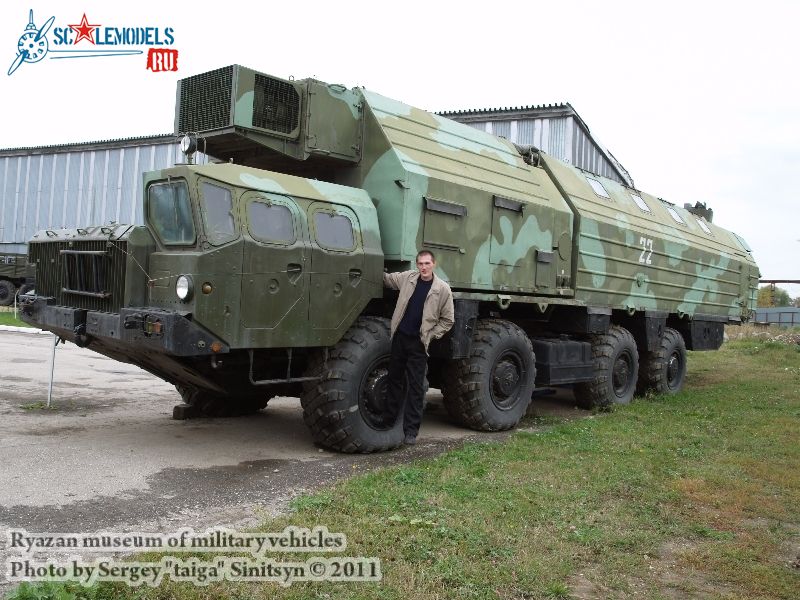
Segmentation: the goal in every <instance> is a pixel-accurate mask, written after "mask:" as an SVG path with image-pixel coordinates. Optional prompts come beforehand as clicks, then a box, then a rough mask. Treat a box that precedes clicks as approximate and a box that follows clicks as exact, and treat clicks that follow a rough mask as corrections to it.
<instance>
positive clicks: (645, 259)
mask: <svg viewBox="0 0 800 600" xmlns="http://www.w3.org/2000/svg"><path fill="white" fill-rule="evenodd" d="M639 245H640V246H641V247H642V253H641V254H640V255H639V262H640V263H642V264H643V265H651V264H653V262H652V260H651V258H652V256H653V240H651V239H650V238H646V237H640V238H639Z"/></svg>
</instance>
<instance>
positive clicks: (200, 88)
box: [175, 65, 302, 138]
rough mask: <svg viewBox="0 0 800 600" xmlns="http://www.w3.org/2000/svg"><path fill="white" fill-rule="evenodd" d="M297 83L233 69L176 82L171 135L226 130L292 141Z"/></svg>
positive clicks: (297, 118)
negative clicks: (255, 132)
mask: <svg viewBox="0 0 800 600" xmlns="http://www.w3.org/2000/svg"><path fill="white" fill-rule="evenodd" d="M298 86H299V84H295V83H293V82H290V81H285V80H283V79H278V78H276V77H271V76H268V75H263V74H261V73H257V72H255V71H253V70H251V69H246V68H244V67H241V66H239V65H232V66H230V67H224V68H222V69H216V70H215V71H209V72H207V73H201V74H200V75H194V76H193V77H187V78H186V79H182V80H181V81H179V82H178V97H177V108H176V111H175V112H176V118H175V129H176V133H178V134H181V133H187V132H197V133H209V132H213V131H220V130H223V129H227V128H230V127H232V126H238V127H244V128H247V129H255V130H258V131H265V132H270V133H272V134H274V135H276V136H279V137H289V138H296V137H297V136H298V134H299V131H300V115H301V102H302V96H301V93H300V91H299V89H298Z"/></svg>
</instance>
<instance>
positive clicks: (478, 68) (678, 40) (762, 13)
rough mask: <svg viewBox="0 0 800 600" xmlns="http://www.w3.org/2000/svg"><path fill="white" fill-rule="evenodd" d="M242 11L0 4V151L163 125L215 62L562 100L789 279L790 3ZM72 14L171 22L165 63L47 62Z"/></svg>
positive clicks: (417, 98) (416, 89) (412, 92)
mask: <svg viewBox="0 0 800 600" xmlns="http://www.w3.org/2000/svg"><path fill="white" fill-rule="evenodd" d="M253 5H254V3H245V2H239V1H238V0H226V1H224V2H216V3H197V2H191V3H189V2H175V1H173V2H168V1H165V0H161V1H159V2H152V1H149V0H136V1H130V2H108V1H103V2H99V1H91V0H84V1H81V2H63V1H62V2H37V1H30V2H17V1H13V2H11V1H7V2H3V3H2V4H1V5H0V56H3V52H5V55H4V56H5V57H6V59H5V60H6V62H5V63H2V62H0V65H2V69H0V82H1V83H0V98H2V110H0V148H9V147H18V146H36V145H47V144H57V143H66V142H79V141H88V140H102V139H111V138H119V137H130V136H141V135H147V134H153V133H167V132H171V131H172V128H173V112H174V102H175V84H176V81H177V80H178V79H179V78H181V77H186V76H189V75H193V74H196V73H200V72H203V71H208V70H210V69H214V68H218V67H221V66H226V65H229V64H233V63H238V64H242V65H245V66H248V67H251V68H254V69H257V70H260V71H264V72H267V73H270V74H273V75H276V76H279V77H284V78H286V77H289V76H293V77H295V78H297V79H301V78H304V77H309V76H313V77H316V78H318V79H321V80H323V81H327V82H331V83H333V82H335V83H342V84H345V85H347V86H348V87H352V86H356V85H363V86H364V87H367V88H369V89H372V90H374V91H376V92H379V93H381V94H383V95H386V96H389V97H392V98H396V99H398V100H402V101H404V102H406V103H409V104H412V105H415V106H419V107H421V108H425V109H429V110H455V109H466V108H484V107H505V106H519V105H530V104H545V103H555V102H570V103H571V104H572V105H573V107H575V109H576V110H577V111H578V113H579V114H580V115H581V117H582V118H583V119H584V121H585V122H586V124H587V125H588V126H589V128H590V129H591V131H592V133H593V134H594V135H595V137H597V138H598V139H599V140H600V141H601V142H602V143H603V144H604V145H605V146H606V147H607V148H608V149H609V150H610V151H611V152H612V153H613V154H614V155H615V156H616V158H617V159H618V160H619V161H620V162H621V163H622V164H623V165H624V166H625V168H626V169H627V170H628V171H629V172H630V173H631V175H632V177H633V179H634V181H635V182H636V185H637V187H639V188H640V189H642V190H645V191H647V192H650V193H652V194H655V195H657V196H661V197H663V198H665V199H667V200H669V201H670V202H674V203H676V204H680V205H683V203H685V202H691V203H694V202H695V201H702V202H707V203H708V205H709V206H710V207H712V208H713V209H714V222H715V223H717V224H719V225H720V226H722V227H725V228H728V229H731V230H733V231H735V232H737V233H739V234H740V235H741V236H743V237H744V238H745V239H746V240H747V241H748V242H749V244H750V246H751V247H752V249H753V253H754V255H755V258H756V260H757V261H758V263H759V265H760V267H761V272H762V277H763V278H769V279H779V278H780V279H800V258H798V257H799V256H800V226H799V224H800V218H798V217H800V214H799V213H800V211H798V202H797V200H798V189H800V185H798V182H797V180H796V179H795V177H798V175H800V77H798V75H797V71H798V66H797V65H798V59H799V58H800V52H798V50H800V41H799V40H800V34H798V27H799V26H800V2H791V1H787V2H780V1H773V0H761V1H760V2H758V3H754V2H741V1H735V2H730V1H729V2H721V1H720V2H702V1H701V0H693V1H682V0H678V1H676V0H671V1H670V2H661V3H651V2H641V1H639V2H623V1H617V0H605V1H603V2H581V1H576V0H562V1H553V0H550V1H548V2H537V1H534V0H531V1H528V2H502V1H495V2H480V3H470V4H468V3H466V2H458V3H455V2H453V3H446V2H440V3H437V2H432V1H430V0H427V1H424V2H420V1H418V0H410V1H405V2H392V3H386V2H380V1H379V0H373V1H370V2H353V1H350V2H333V1H331V0H328V1H321V2H320V1H317V0H313V1H312V0H306V1H305V2H300V1H296V2H291V3H289V2H261V3H255V5H256V6H258V7H259V8H257V9H255V10H254V9H253V8H252V6H253ZM212 7H213V8H212ZM30 8H33V10H34V21H35V23H36V25H37V26H42V25H43V24H44V23H45V21H47V19H49V18H50V17H51V16H54V17H55V21H54V23H53V25H52V28H51V31H50V33H48V36H47V37H48V40H49V44H50V50H51V52H50V53H49V55H48V56H47V57H46V58H45V59H44V60H42V61H40V62H37V63H33V64H29V63H24V64H22V65H21V66H20V67H19V68H18V69H17V70H16V71H15V72H14V74H13V75H12V76H7V75H6V71H7V69H8V68H9V67H10V66H11V65H12V62H13V61H14V57H15V55H16V52H17V41H18V39H19V37H20V35H21V34H22V33H23V32H24V31H25V26H26V24H27V22H28V10H29V9H30ZM84 13H86V16H87V19H88V22H89V23H90V24H96V25H101V26H103V27H107V26H110V27H119V28H124V27H159V28H160V29H161V31H162V32H163V30H164V28H166V27H171V28H172V29H173V30H174V34H173V35H174V38H175V43H174V45H173V46H172V47H173V48H175V49H177V50H178V51H179V63H178V67H179V70H178V72H177V73H151V72H150V71H147V70H146V68H145V66H146V59H145V55H136V56H117V57H92V58H81V59H69V60H53V59H51V57H52V56H55V53H54V52H52V50H55V49H58V46H56V44H55V37H54V36H55V29H56V28H65V27H67V26H68V25H69V24H77V23H79V22H80V21H81V18H82V16H83V14H84ZM74 47H78V48H86V47H91V46H89V45H88V44H87V43H86V42H85V41H84V42H81V44H80V45H76V46H74ZM2 48H5V49H6V50H5V51H3V50H2ZM62 48H63V47H62ZM95 48H100V47H99V46H96V47H95ZM61 56H63V54H62V55H61ZM784 287H786V288H787V289H789V292H790V294H791V295H792V296H798V295H800V286H784Z"/></svg>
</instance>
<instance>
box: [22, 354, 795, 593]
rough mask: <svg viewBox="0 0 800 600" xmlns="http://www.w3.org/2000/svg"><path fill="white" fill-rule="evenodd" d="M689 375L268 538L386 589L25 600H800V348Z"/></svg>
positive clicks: (385, 475)
mask: <svg viewBox="0 0 800 600" xmlns="http://www.w3.org/2000/svg"><path fill="white" fill-rule="evenodd" d="M689 369H690V371H689V377H688V381H687V386H686V390H685V391H684V392H682V393H680V394H678V395H676V396H673V397H669V398H666V397H652V398H643V399H640V400H638V401H637V402H634V403H633V404H631V405H629V406H625V407H619V408H618V409H617V410H614V411H612V412H611V413H605V414H597V415H593V416H592V417H591V418H587V419H582V420H578V421H571V422H563V423H552V422H550V423H548V424H547V428H546V429H545V430H544V431H543V432H540V433H528V432H518V433H516V434H515V435H513V436H512V437H511V438H510V439H509V440H508V441H506V442H504V443H492V444H480V443H479V444H468V445H465V446H464V447H462V448H460V449H458V450H455V451H452V452H449V453H447V454H445V455H442V456H440V457H438V458H435V459H430V460H420V461H417V462H415V463H412V464H410V465H405V466H400V467H394V468H387V469H383V470H380V471H377V472H372V473H370V474H367V475H363V476H360V477H355V478H353V479H351V480H349V481H346V482H343V483H341V484H339V485H337V486H335V487H332V488H330V489H325V490H322V491H321V492H319V493H317V494H314V495H307V496H301V497H299V498H297V499H296V500H295V501H294V504H293V507H294V512H293V513H292V514H290V515H288V516H285V517H281V518H278V519H274V520H271V521H268V522H266V523H264V524H263V526H262V527H261V528H260V529H262V530H264V531H280V530H281V529H282V528H283V527H284V526H285V525H287V524H296V525H299V526H305V527H313V526H315V525H326V526H327V527H328V528H329V530H330V531H331V532H341V533H344V534H345V535H346V536H347V540H348V547H347V549H346V551H345V552H343V553H341V555H346V556H377V557H379V558H380V559H381V564H382V572H383V581H382V582H380V583H313V584H312V583H296V584H294V585H292V586H291V587H289V588H285V589H284V588H279V587H278V586H276V585H274V584H241V583H230V582H224V583H214V584H211V585H209V586H207V587H195V586H193V585H189V584H185V583H173V582H169V581H167V582H166V583H163V584H162V585H161V587H159V588H156V589H147V588H138V589H134V588H128V587H126V586H125V585H122V584H100V585H99V586H97V587H93V588H89V589H88V590H87V589H84V588H80V587H78V586H74V585H67V586H64V585H59V586H49V587H47V588H46V591H45V587H44V586H42V585H41V584H40V585H38V586H27V587H25V588H24V589H22V588H18V590H17V592H15V594H16V595H15V596H12V597H14V598H17V599H22V598H64V599H65V600H67V599H72V598H92V599H105V598H109V599H110V598H155V599H167V598H178V599H210V598H254V599H257V598H273V597H278V598H292V599H300V598H320V599H321V598H325V599H330V600H335V599H343V600H344V599H350V598H382V599H386V600H389V599H398V600H399V599H404V598H420V599H433V598H458V599H462V598H463V599H471V598H481V599H482V598H487V599H488V598H503V599H530V598H558V599H568V598H595V597H600V598H628V597H631V596H634V595H635V596H636V597H639V598H651V599H654V600H656V599H671V598H694V597H713V598H730V599H742V600H744V599H748V600H750V599H755V598H763V599H786V600H789V599H796V598H798V597H800V556H798V555H799V554H800V469H798V465H800V444H798V439H799V438H800V346H797V345H795V344H787V343H780V342H775V341H769V340H767V341H764V340H761V339H745V340H740V341H735V342H731V343H728V344H725V345H724V346H723V348H722V349H721V350H720V351H719V352H708V353H690V357H689ZM153 558H154V556H153V555H150V556H149V557H148V559H150V560H152V559H153ZM184 558H185V557H184ZM207 558H209V559H210V557H207ZM287 558H288V559H290V560H297V556H291V557H287ZM303 558H305V557H301V559H303ZM34 594H40V595H34ZM59 594H61V595H59Z"/></svg>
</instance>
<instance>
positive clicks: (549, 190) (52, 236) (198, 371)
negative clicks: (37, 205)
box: [24, 65, 758, 452]
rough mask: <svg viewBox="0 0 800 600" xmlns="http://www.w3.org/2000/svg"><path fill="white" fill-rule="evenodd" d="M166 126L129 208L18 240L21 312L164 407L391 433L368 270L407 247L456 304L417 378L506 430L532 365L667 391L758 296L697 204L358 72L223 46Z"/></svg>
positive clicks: (468, 413) (731, 238) (737, 255)
mask: <svg viewBox="0 0 800 600" xmlns="http://www.w3.org/2000/svg"><path fill="white" fill-rule="evenodd" d="M175 129H176V133H179V134H182V135H184V137H183V139H182V142H181V145H182V149H183V150H184V151H185V152H186V154H187V157H189V160H188V162H187V164H183V165H176V166H175V167H174V168H170V169H165V170H162V171H156V172H150V173H146V174H145V175H144V186H143V189H144V195H145V198H144V203H143V206H144V213H145V214H144V223H145V225H144V226H138V227H137V226H131V225H117V224H112V225H108V226H94V227H86V228H82V229H77V230H55V229H54V230H46V231H42V232H39V233H38V234H36V236H35V237H34V238H33V239H32V240H31V242H30V260H31V262H33V263H34V264H35V265H36V269H37V277H38V283H37V290H36V295H35V296H28V297H26V298H25V301H24V302H25V305H24V318H25V319H26V320H27V321H28V322H30V323H33V324H36V325H38V326H40V327H43V328H45V329H49V330H51V331H53V332H55V333H56V334H57V335H59V336H61V337H63V338H64V339H67V340H70V341H73V342H75V343H76V344H78V345H82V346H86V347H88V348H91V349H93V350H95V351H97V352H100V353H102V354H104V355H106V356H109V357H112V358H115V359H117V360H121V361H124V362H130V363H134V364H137V365H139V366H141V367H142V368H144V369H145V370H148V371H150V372H151V373H153V374H155V375H157V376H159V377H161V378H163V379H165V380H167V381H169V382H171V383H173V384H175V386H176V388H177V390H178V392H179V393H180V395H181V397H182V399H183V404H181V405H180V406H177V407H176V409H175V416H176V417H178V418H183V417H189V416H198V415H205V416H225V415H239V414H247V413H251V412H254V411H256V410H260V409H261V408H263V407H264V406H265V405H266V404H267V402H268V401H269V399H270V398H271V397H273V396H275V395H291V396H298V397H300V398H301V405H302V410H303V416H304V419H305V422H306V423H307V425H308V427H309V430H310V432H311V435H312V438H313V439H314V440H315V441H316V442H317V443H319V444H321V445H323V446H326V447H329V448H332V449H336V450H340V451H345V452H373V451H378V450H385V449H389V448H393V447H396V446H398V445H399V444H400V443H401V441H402V424H401V423H398V422H395V423H386V422H385V420H384V419H383V412H384V406H383V403H384V399H385V388H386V376H387V365H388V358H389V353H390V340H389V325H388V323H389V320H388V317H389V316H390V314H391V310H392V308H393V298H392V297H391V296H390V295H389V293H388V292H386V291H385V290H384V289H383V286H382V274H383V272H384V270H389V271H399V270H406V269H410V268H413V265H414V259H415V256H416V253H417V251H418V250H422V249H430V250H433V251H434V252H436V255H437V258H438V261H437V262H438V266H439V269H438V271H437V275H438V276H440V277H442V278H444V279H445V280H447V281H448V282H449V285H450V287H451V288H452V290H453V293H454V299H455V308H456V323H455V326H454V327H453V329H452V330H451V331H450V332H449V333H448V334H447V335H446V336H445V337H444V338H442V339H441V340H438V341H436V342H435V343H433V344H432V345H431V347H430V354H431V360H430V368H429V373H428V377H429V379H430V384H431V386H433V387H437V388H441V390H442V393H443V396H444V403H445V406H446V407H447V409H448V411H449V412H450V414H451V415H452V416H453V418H454V419H455V420H457V421H458V422H460V423H462V424H463V425H465V426H467V427H471V428H474V429H478V430H501V429H508V428H511V427H514V426H515V425H516V424H517V423H518V422H519V420H520V419H521V418H522V416H523V415H524V414H525V412H526V410H527V408H528V405H529V403H530V402H531V396H532V393H533V391H534V387H535V386H555V385H571V386H573V388H574V391H575V397H576V399H577V401H578V402H579V403H580V404H582V405H584V406H607V405H609V404H612V403H625V402H629V401H630V400H631V399H632V397H633V396H634V395H635V394H636V393H637V392H638V393H645V392H647V391H648V390H655V391H656V392H659V393H676V392H678V391H679V390H680V389H681V388H682V386H683V384H684V381H685V375H686V351H687V349H689V350H714V349H717V348H719V346H720V345H721V343H722V336H723V328H724V326H725V325H726V324H738V323H740V322H742V321H743V320H746V319H747V318H748V317H749V315H750V312H751V310H752V309H753V307H754V305H755V294H756V287H757V282H758V269H757V266H756V264H755V262H754V260H753V258H752V255H751V252H750V250H749V248H748V247H747V245H746V244H745V242H744V241H743V240H742V239H741V238H740V237H738V236H737V235H736V234H733V233H732V232H729V231H727V230H725V229H723V228H721V227H718V226H717V225H716V224H714V223H712V222H711V212H710V211H709V210H707V209H706V208H705V206H704V205H699V204H697V205H695V206H693V207H688V208H687V207H679V206H677V205H673V204H670V203H668V202H666V201H664V200H662V199H660V198H657V197H656V196H653V195H650V194H648V193H646V192H644V191H641V190H636V189H632V188H628V187H625V186H624V185H622V184H620V183H618V182H615V181H612V180H610V179H606V178H604V177H601V176H598V175H595V174H593V173H590V172H587V171H583V170H580V169H578V168H576V167H574V166H571V165H569V164H567V163H564V162H562V161H559V160H557V159H556V158H553V157H551V156H548V155H547V154H545V153H543V152H540V151H539V150H537V149H536V148H533V147H520V146H515V145H514V144H512V143H510V142H508V141H507V140H504V139H501V138H496V137H494V136H492V135H490V134H487V133H485V132H482V131H478V130H476V129H473V128H471V127H469V126H466V125H462V124H459V123H455V122H453V121H450V120H448V119H446V118H443V117H440V116H437V115H434V114H431V113H428V112H425V111H422V110H419V109H416V108H413V107H410V106H407V105H405V104H402V103H400V102H397V101H394V100H391V99H388V98H385V97H383V96H380V95H379V94H375V93H373V92H370V91H367V90H365V89H361V88H355V89H347V88H345V87H344V86H340V85H329V84H326V83H323V82H320V81H316V80H313V79H306V80H301V81H286V80H282V79H279V78H276V77H272V76H269V75H266V74H262V73H259V72H256V71H252V70H250V69H246V68H244V67H240V66H238V65H234V66H231V67H225V68H222V69H218V70H216V71H212V72H209V73H204V74H201V75H197V76H194V77H190V78H187V79H184V80H182V81H181V82H179V85H178V95H177V106H176V128H175ZM198 148H199V149H201V150H202V151H203V152H204V153H206V154H208V155H210V156H213V157H215V158H216V159H217V160H218V161H219V164H209V165H202V166H200V165H193V164H191V156H192V154H193V152H195V151H196V150H197V149H198ZM687 193H689V190H688V189H687Z"/></svg>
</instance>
